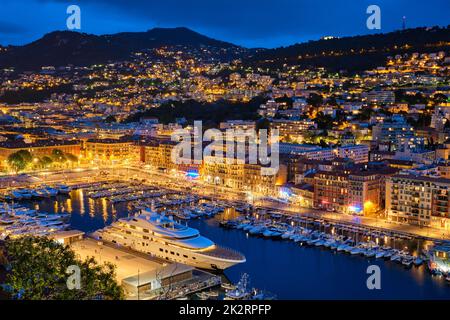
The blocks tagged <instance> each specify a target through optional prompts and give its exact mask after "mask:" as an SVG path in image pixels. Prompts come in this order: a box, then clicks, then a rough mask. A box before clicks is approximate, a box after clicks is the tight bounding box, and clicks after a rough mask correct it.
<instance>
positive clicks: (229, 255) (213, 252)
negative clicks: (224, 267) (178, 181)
mask: <svg viewBox="0 0 450 320" xmlns="http://www.w3.org/2000/svg"><path fill="white" fill-rule="evenodd" d="M202 254H205V255H208V256H212V257H216V258H222V259H228V260H235V261H245V256H244V255H243V254H242V253H240V252H238V251H235V250H232V249H229V248H225V247H221V246H218V245H215V246H214V248H212V249H208V250H205V251H202Z"/></svg>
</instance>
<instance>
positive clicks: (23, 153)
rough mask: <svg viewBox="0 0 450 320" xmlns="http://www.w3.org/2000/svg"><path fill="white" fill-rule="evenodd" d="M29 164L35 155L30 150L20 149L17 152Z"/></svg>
mask: <svg viewBox="0 0 450 320" xmlns="http://www.w3.org/2000/svg"><path fill="white" fill-rule="evenodd" d="M16 153H17V154H18V155H19V156H21V157H22V159H23V160H24V161H25V162H26V163H27V164H28V163H30V162H31V161H33V156H32V155H31V153H30V152H29V151H28V150H20V151H17V152H16Z"/></svg>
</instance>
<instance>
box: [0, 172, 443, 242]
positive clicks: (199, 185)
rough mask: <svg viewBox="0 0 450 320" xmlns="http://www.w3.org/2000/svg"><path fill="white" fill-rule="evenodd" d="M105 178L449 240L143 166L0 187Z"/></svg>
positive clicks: (3, 182)
mask: <svg viewBox="0 0 450 320" xmlns="http://www.w3.org/2000/svg"><path fill="white" fill-rule="evenodd" d="M107 179H119V180H122V179H124V180H129V179H139V180H143V181H145V182H147V183H153V184H158V185H160V186H162V187H165V188H168V189H172V190H178V191H189V192H192V193H195V194H197V195H200V196H207V197H212V198H217V199H222V200H228V201H247V202H250V203H252V204H253V205H255V206H258V207H264V208H267V209H271V210H277V211H282V212H283V213H286V214H296V215H297V214H299V215H308V216H313V217H315V218H321V219H326V220H330V221H334V222H342V223H351V224H358V225H361V226H367V227H372V228H383V229H388V230H393V231H397V232H404V233H411V234H414V235H417V236H420V237H424V238H434V239H439V240H450V232H448V231H447V232H443V231H442V230H439V229H435V228H430V227H418V226H411V225H399V224H394V223H392V222H389V221H387V220H385V219H380V218H375V217H367V216H364V217H361V216H352V215H347V214H340V213H333V212H328V211H324V210H316V209H311V208H303V207H299V206H297V205H292V204H285V203H282V202H275V201H269V200H261V199H253V198H252V199H249V197H248V194H247V193H246V192H243V191H236V190H233V189H230V188H226V187H220V186H211V185H206V184H205V183H203V182H202V181H199V180H188V179H186V178H185V177H184V176H180V175H174V174H169V173H163V172H159V171H152V170H147V169H144V168H131V167H130V168H111V167H105V168H95V169H78V170H77V169H75V170H64V171H54V172H39V173H29V174H22V175H14V176H13V175H7V176H1V177H0V188H10V187H25V186H32V185H40V184H46V183H48V184H51V183H58V182H60V183H79V182H97V181H101V180H107Z"/></svg>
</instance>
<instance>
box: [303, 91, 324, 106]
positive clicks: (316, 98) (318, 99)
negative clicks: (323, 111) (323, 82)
mask: <svg viewBox="0 0 450 320" xmlns="http://www.w3.org/2000/svg"><path fill="white" fill-rule="evenodd" d="M306 102H307V103H308V104H310V105H312V106H314V107H319V106H321V105H322V104H323V97H322V95H320V94H317V93H311V94H310V95H309V97H308V98H307V99H306Z"/></svg>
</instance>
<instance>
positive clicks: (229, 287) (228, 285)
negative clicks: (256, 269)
mask: <svg viewBox="0 0 450 320" xmlns="http://www.w3.org/2000/svg"><path fill="white" fill-rule="evenodd" d="M220 286H221V287H222V288H224V289H225V290H235V289H236V286H235V285H234V284H231V283H225V282H222V284H221V285H220Z"/></svg>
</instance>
